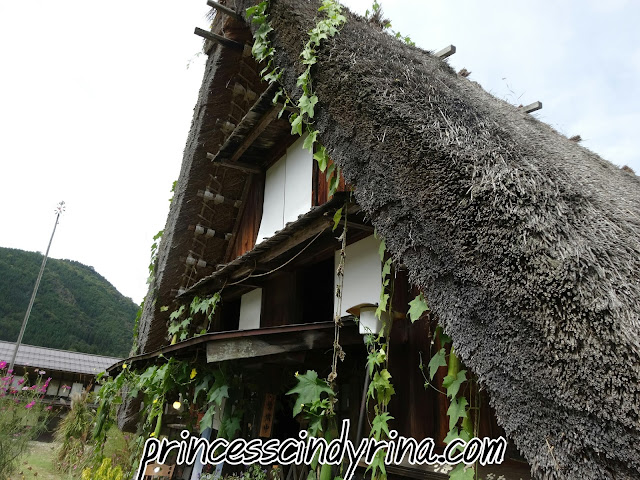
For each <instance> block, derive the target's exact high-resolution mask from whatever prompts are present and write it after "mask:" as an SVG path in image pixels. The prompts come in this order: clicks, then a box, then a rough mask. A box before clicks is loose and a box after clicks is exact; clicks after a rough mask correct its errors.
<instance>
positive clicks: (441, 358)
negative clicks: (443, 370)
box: [429, 348, 447, 380]
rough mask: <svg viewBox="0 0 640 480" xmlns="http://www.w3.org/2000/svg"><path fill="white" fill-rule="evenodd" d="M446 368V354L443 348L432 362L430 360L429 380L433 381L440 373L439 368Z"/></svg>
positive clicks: (432, 358)
mask: <svg viewBox="0 0 640 480" xmlns="http://www.w3.org/2000/svg"><path fill="white" fill-rule="evenodd" d="M446 366H447V359H446V354H445V351H444V348H441V349H440V350H438V352H437V353H436V354H435V355H434V356H433V357H431V360H429V379H430V380H433V376H434V375H435V374H436V372H437V371H438V368H440V367H446Z"/></svg>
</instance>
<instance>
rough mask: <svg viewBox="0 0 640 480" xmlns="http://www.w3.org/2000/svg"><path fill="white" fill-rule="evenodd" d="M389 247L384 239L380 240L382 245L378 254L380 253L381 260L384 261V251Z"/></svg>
mask: <svg viewBox="0 0 640 480" xmlns="http://www.w3.org/2000/svg"><path fill="white" fill-rule="evenodd" d="M386 249H387V244H386V243H385V241H384V239H382V240H380V246H379V247H378V255H380V261H381V262H384V252H385V251H386Z"/></svg>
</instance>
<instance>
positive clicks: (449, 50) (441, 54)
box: [434, 45, 456, 59]
mask: <svg viewBox="0 0 640 480" xmlns="http://www.w3.org/2000/svg"><path fill="white" fill-rule="evenodd" d="M454 53H456V47H455V46H454V45H449V46H447V47H444V48H443V49H442V50H439V51H437V52H436V53H434V55H435V56H436V57H438V58H441V59H445V58H447V57H450V56H451V55H453V54H454Z"/></svg>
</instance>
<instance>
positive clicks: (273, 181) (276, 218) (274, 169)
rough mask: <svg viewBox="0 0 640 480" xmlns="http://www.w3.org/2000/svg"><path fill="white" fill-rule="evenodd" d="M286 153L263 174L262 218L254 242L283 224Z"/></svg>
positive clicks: (269, 234) (266, 236)
mask: <svg viewBox="0 0 640 480" xmlns="http://www.w3.org/2000/svg"><path fill="white" fill-rule="evenodd" d="M286 158H287V157H286V155H284V156H283V157H282V158H281V159H280V160H278V161H277V162H276V163H274V164H273V165H272V166H271V167H269V169H267V173H266V176H265V183H264V203H263V206H262V220H261V221H260V228H259V229H258V238H257V241H256V243H260V242H262V240H264V239H265V238H269V237H271V236H272V235H273V234H274V233H275V232H276V231H278V230H280V229H282V227H283V226H284V192H285V178H286Z"/></svg>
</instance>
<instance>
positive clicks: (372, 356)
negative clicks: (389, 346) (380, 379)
mask: <svg viewBox="0 0 640 480" xmlns="http://www.w3.org/2000/svg"><path fill="white" fill-rule="evenodd" d="M385 357H386V354H385V352H384V349H383V348H381V349H380V350H375V349H372V351H371V352H370V353H369V355H367V365H368V367H369V376H371V375H373V369H374V367H376V366H378V367H379V366H380V365H382V363H383V362H384V359H385Z"/></svg>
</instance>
